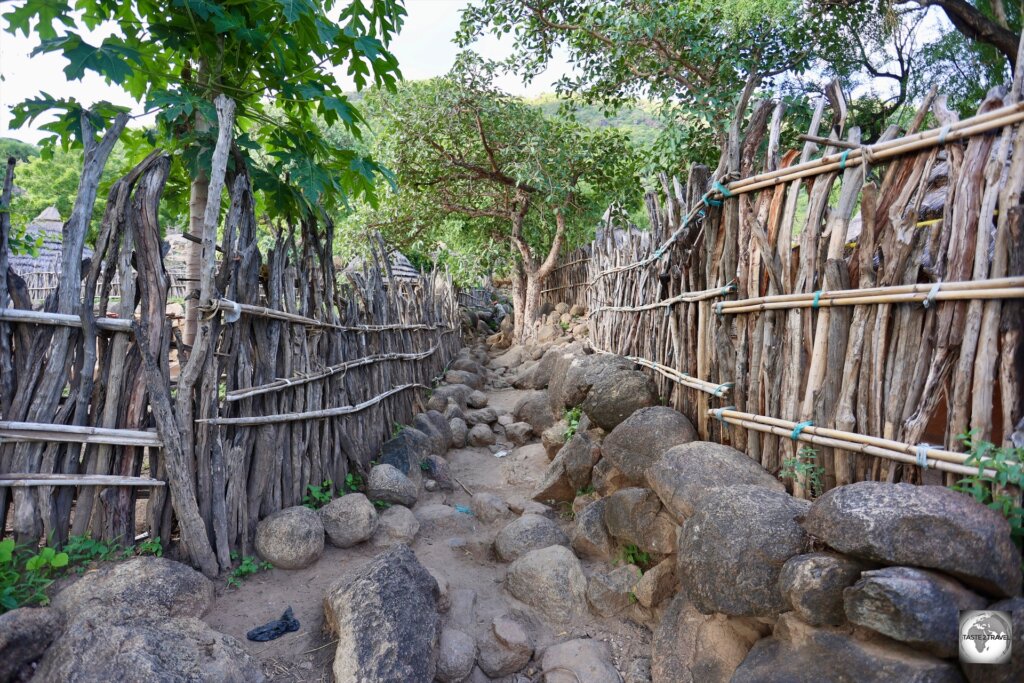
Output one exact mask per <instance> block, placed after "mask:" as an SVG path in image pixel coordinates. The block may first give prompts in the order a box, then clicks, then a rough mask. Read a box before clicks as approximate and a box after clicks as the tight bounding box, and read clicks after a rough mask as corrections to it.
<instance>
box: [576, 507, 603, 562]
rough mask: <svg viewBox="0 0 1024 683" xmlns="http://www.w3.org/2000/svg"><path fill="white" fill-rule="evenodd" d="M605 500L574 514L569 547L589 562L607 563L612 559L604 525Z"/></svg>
mask: <svg viewBox="0 0 1024 683" xmlns="http://www.w3.org/2000/svg"><path fill="white" fill-rule="evenodd" d="M606 501H607V499H605V498H601V499H600V500H598V501H596V502H594V503H591V504H590V505H588V506H587V507H585V508H583V510H582V511H580V512H578V513H577V514H576V520H575V521H576V526H575V527H574V528H573V532H572V540H571V545H572V549H573V550H575V551H576V552H577V553H579V555H580V556H581V557H586V558H588V559H591V560H603V561H608V560H610V559H611V557H612V541H611V537H610V536H609V535H608V527H606V526H605V525H604V508H605V504H606Z"/></svg>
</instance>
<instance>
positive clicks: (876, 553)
mask: <svg viewBox="0 0 1024 683" xmlns="http://www.w3.org/2000/svg"><path fill="white" fill-rule="evenodd" d="M803 524H804V528H805V529H807V532H808V533H810V534H811V535H813V536H815V537H817V538H820V539H821V540H822V541H824V542H825V543H827V544H828V545H829V546H831V547H833V548H835V549H836V550H838V551H839V552H841V553H845V554H847V555H854V556H857V557H862V558H864V559H868V560H873V561H876V562H882V563H884V564H895V565H911V566H915V567H925V568H927V569H937V570H939V571H941V572H945V573H947V574H951V575H953V576H955V577H957V578H958V579H960V580H961V581H963V582H964V583H966V584H968V585H970V586H972V587H974V588H976V589H978V590H981V591H983V592H985V593H988V594H990V595H994V596H997V597H1010V596H1014V595H1017V594H1018V593H1020V590H1021V571H1020V553H1019V552H1017V549H1016V547H1015V546H1014V544H1013V541H1012V540H1011V538H1010V525H1009V523H1008V522H1007V521H1006V519H1005V518H1004V517H1003V516H1002V515H1000V514H999V513H998V512H996V511H995V510H992V509H990V508H988V507H986V506H984V505H982V504H981V503H979V502H977V501H976V500H974V499H973V498H971V497H970V496H968V495H966V494H963V493H959V492H957V491H953V490H952V489H948V488H946V487H944V486H913V485H911V484H885V483H880V482H867V481H864V482H860V483H857V484H850V485H848V486H840V487H838V488H834V489H832V490H831V491H828V492H827V493H825V495H823V496H822V497H821V498H819V499H818V500H817V501H815V503H814V505H813V506H812V507H811V510H810V512H809V513H808V514H807V518H806V520H804V523H803Z"/></svg>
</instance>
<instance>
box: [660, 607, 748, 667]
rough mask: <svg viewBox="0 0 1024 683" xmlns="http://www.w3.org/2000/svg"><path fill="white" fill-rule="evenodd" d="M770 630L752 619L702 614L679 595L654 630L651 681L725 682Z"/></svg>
mask: <svg viewBox="0 0 1024 683" xmlns="http://www.w3.org/2000/svg"><path fill="white" fill-rule="evenodd" d="M767 630H768V629H767V627H766V626H764V625H763V624H758V623H757V622H756V621H755V620H754V619H750V618H743V617H727V616H725V615H723V614H711V615H704V614H701V613H700V612H699V611H698V610H697V608H696V607H694V606H693V604H692V603H691V602H690V601H689V600H688V599H687V597H686V595H685V594H684V593H679V594H677V595H676V596H675V597H674V598H672V601H671V602H670V603H669V605H668V609H666V610H665V614H664V616H662V619H661V622H660V623H659V624H658V626H657V628H656V629H655V630H654V640H653V643H652V654H653V657H652V658H651V678H652V679H653V680H654V681H657V682H658V683H718V682H719V681H721V682H723V683H724V682H725V681H728V680H729V679H730V677H731V676H732V674H733V671H735V670H736V667H738V666H739V665H740V663H741V662H742V661H743V659H744V657H746V656H747V653H748V652H749V651H750V648H751V647H752V646H753V645H754V643H755V642H757V641H758V640H759V639H760V638H761V636H762V635H764V634H765V633H766V631H767Z"/></svg>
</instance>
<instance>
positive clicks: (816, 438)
mask: <svg viewBox="0 0 1024 683" xmlns="http://www.w3.org/2000/svg"><path fill="white" fill-rule="evenodd" d="M707 415H708V417H712V418H715V419H717V420H720V421H722V422H725V423H728V424H732V425H737V426H740V427H744V428H746V429H751V430H754V431H758V432H764V433H767V434H775V435H776V436H784V437H787V438H791V439H792V438H793V434H794V433H796V439H794V440H796V441H804V442H807V443H811V444H814V445H816V446H824V447H826V448H838V449H840V450H844V451H851V452H854V453H863V454H865V455H873V456H876V457H879V458H886V459H888V460H896V461H898V462H902V463H905V464H910V465H917V464H918V460H917V451H918V446H915V445H911V444H906V443H901V442H899V441H893V440H891V439H883V438H881V437H877V436H866V435H864V434H855V433H853V432H844V431H840V430H838V429H827V428H824V427H815V426H814V425H812V424H808V425H806V426H804V427H801V428H800V429H797V427H798V423H796V422H791V421H789V420H781V419H779V418H774V417H767V416H765V415H755V414H753V413H744V412H740V411H738V410H732V409H730V408H714V409H711V410H708V412H707ZM801 424H803V423H801ZM921 451H922V453H923V454H924V455H925V463H926V464H927V466H928V467H931V468H934V469H937V470H941V471H943V472H953V473H955V474H965V475H970V474H977V473H978V468H977V467H972V466H970V465H966V464H964V463H966V461H967V458H968V456H967V455H966V454H965V453H956V452H954V451H947V450H944V449H941V448H936V447H932V446H926V445H924V444H922V446H921ZM985 473H986V474H987V475H989V476H991V475H994V474H995V472H993V471H992V470H989V469H985Z"/></svg>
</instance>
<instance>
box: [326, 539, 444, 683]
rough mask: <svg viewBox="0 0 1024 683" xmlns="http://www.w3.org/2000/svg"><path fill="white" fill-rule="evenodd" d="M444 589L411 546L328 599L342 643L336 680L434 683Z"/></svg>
mask: <svg viewBox="0 0 1024 683" xmlns="http://www.w3.org/2000/svg"><path fill="white" fill-rule="evenodd" d="M437 602H438V587H437V582H436V581H435V580H434V577H433V576H431V575H430V572H429V571H427V570H426V568H424V567H423V565H421V564H420V563H419V561H418V560H417V559H416V555H415V554H414V553H413V552H412V550H410V549H409V548H408V546H405V545H401V544H399V545H395V546H392V547H391V549H390V550H388V551H387V552H384V553H381V554H380V555H378V556H377V557H376V558H375V559H374V560H373V562H371V563H370V564H368V565H366V566H365V567H363V568H362V569H360V570H359V571H358V572H357V573H356V574H355V575H354V576H353V577H352V578H346V579H343V580H342V581H341V582H339V583H337V584H335V585H334V586H332V587H331V588H330V589H329V590H328V591H327V596H326V597H325V598H324V615H325V623H326V625H327V628H328V629H329V630H330V632H331V633H333V634H335V635H336V636H337V639H338V646H337V649H336V650H335V654H334V668H333V671H334V679H335V680H337V681H353V683H360V682H366V683H370V682H373V683H378V682H380V681H409V682H410V683H412V682H414V681H419V682H421V683H432V681H433V680H434V675H435V673H436V666H435V664H436V660H435V651H436V648H437V641H438V637H439V635H440V627H441V624H440V621H441V618H440V615H439V614H438V608H437Z"/></svg>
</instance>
